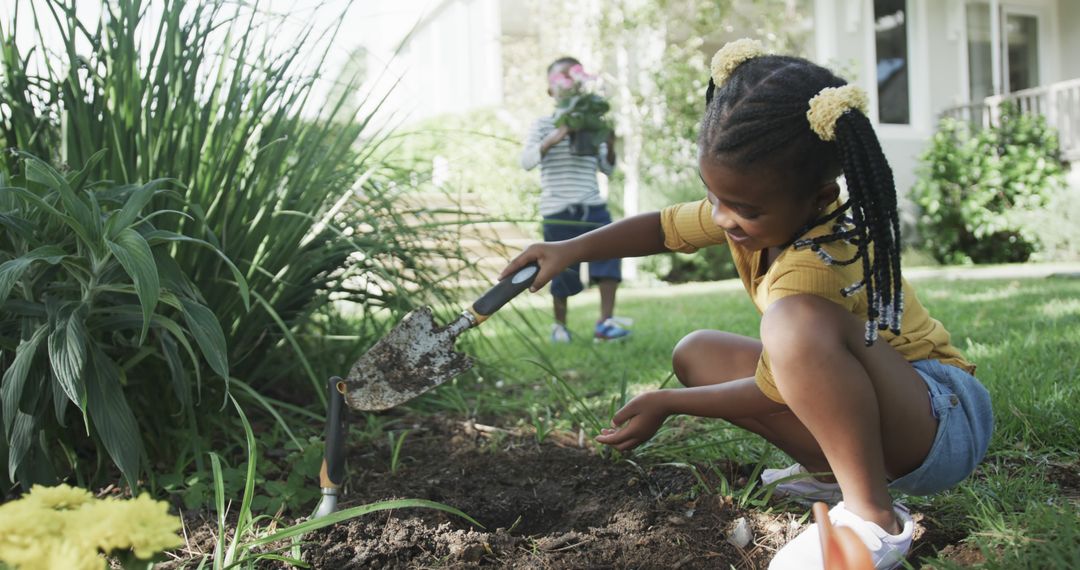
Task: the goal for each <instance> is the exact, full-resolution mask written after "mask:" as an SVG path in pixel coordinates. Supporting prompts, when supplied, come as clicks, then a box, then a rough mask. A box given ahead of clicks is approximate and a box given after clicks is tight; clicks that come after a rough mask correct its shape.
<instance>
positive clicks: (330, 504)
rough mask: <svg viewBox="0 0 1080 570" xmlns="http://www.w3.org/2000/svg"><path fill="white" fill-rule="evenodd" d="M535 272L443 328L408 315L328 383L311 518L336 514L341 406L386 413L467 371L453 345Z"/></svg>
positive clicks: (422, 315)
mask: <svg viewBox="0 0 1080 570" xmlns="http://www.w3.org/2000/svg"><path fill="white" fill-rule="evenodd" d="M538 269H539V267H538V266H537V265H536V264H535V263H532V264H529V265H526V266H525V267H522V268H521V269H519V270H517V272H515V273H514V274H513V275H511V276H509V277H507V278H506V279H503V280H502V281H499V282H498V283H497V284H495V286H493V287H492V288H491V289H488V290H487V292H485V293H484V294H483V295H481V296H480V298H479V299H477V300H476V302H474V303H473V304H472V306H470V307H468V308H467V309H465V310H464V311H462V313H461V315H460V316H459V317H458V318H457V319H455V320H454V321H453V322H451V323H450V324H448V325H446V326H442V327H440V326H438V325H436V324H435V319H434V317H433V315H432V311H431V308H430V307H421V308H419V309H416V310H414V311H412V312H410V313H409V314H408V315H405V318H404V319H402V320H401V322H400V323H398V325H397V326H395V327H394V328H393V329H392V330H391V331H390V332H389V333H387V335H386V336H384V337H383V338H382V340H380V341H379V342H377V343H375V345H374V346H372V347H371V348H370V349H368V351H367V353H366V354H364V356H362V357H360V360H357V361H356V364H353V367H352V370H350V371H349V375H348V377H346V378H345V379H341V378H338V377H334V378H331V379H330V381H329V383H328V386H327V391H328V396H329V410H328V413H327V418H326V453H325V455H324V459H323V466H322V471H321V472H320V474H319V480H320V485H321V487H322V490H323V497H322V500H321V501H320V502H319V506H318V507H317V509H316V513H315V515H314V517H315V518H318V517H320V516H325V515H327V514H330V513H332V512H334V510H336V507H337V489H338V487H339V486H340V485H341V481H342V479H343V477H344V446H343V441H342V440H343V437H344V423H345V422H344V410H343V409H342V402H344V403H346V404H348V406H349V407H350V408H352V409H354V410H360V411H367V412H371V411H378V410H386V409H389V408H392V407H394V406H397V405H398V404H403V403H405V402H407V401H409V400H411V399H413V398H415V397H417V396H419V395H420V394H423V393H424V392H427V391H428V390H430V389H432V388H434V387H436V386H438V385H440V384H442V383H444V382H446V381H447V380H450V379H451V378H454V377H455V376H457V375H458V374H461V373H462V372H465V371H466V370H468V369H469V368H472V365H473V361H472V358H469V357H468V356H467V355H465V354H462V353H460V352H456V351H454V341H455V340H457V337H458V336H459V335H460V334H461V333H463V332H465V331H467V330H469V329H471V328H473V327H475V326H478V325H480V323H482V322H484V321H485V320H487V318H488V317H490V316H491V315H492V314H493V313H495V311H497V310H499V309H500V308H501V307H502V306H503V305H505V304H506V303H507V302H508V301H510V299H513V298H514V297H516V296H517V295H518V294H519V293H521V292H522V291H524V290H525V289H527V288H529V286H530V285H532V283H533V280H535V279H536V273H537V271H538Z"/></svg>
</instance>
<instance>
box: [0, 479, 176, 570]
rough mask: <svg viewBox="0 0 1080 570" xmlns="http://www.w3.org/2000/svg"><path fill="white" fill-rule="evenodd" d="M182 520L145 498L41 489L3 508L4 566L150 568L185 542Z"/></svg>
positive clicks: (0, 556) (0, 554)
mask: <svg viewBox="0 0 1080 570" xmlns="http://www.w3.org/2000/svg"><path fill="white" fill-rule="evenodd" d="M179 530H180V519H179V518H177V517H175V516H172V515H170V514H169V513H168V505H167V504H166V503H164V502H162V501H155V500H153V499H151V498H150V496H149V495H147V494H143V495H141V496H139V497H138V498H135V499H130V500H122V499H116V498H111V497H107V498H104V499H97V498H95V497H94V496H93V495H91V494H90V492H89V491H86V490H84V489H80V488H78V487H70V486H68V485H58V486H56V487H43V486H40V485H35V486H34V487H33V488H31V489H30V492H29V493H27V494H26V495H24V496H23V497H22V498H21V499H19V500H16V501H11V502H8V503H6V504H4V505H0V566H10V567H14V568H19V569H20V570H35V569H39V568H40V569H52V568H65V569H71V570H82V569H101V568H107V567H108V566H107V564H106V560H105V558H103V555H104V556H110V557H113V558H115V559H117V560H118V561H119V562H120V563H121V564H122V566H123V567H124V568H136V567H148V566H149V565H150V563H151V562H152V561H153V560H154V559H155V557H156V556H157V555H159V554H160V553H162V552H164V551H165V550H168V549H171V548H176V547H178V546H180V545H182V544H183V543H184V541H183V540H182V539H181V538H180V536H179V535H177V531H179Z"/></svg>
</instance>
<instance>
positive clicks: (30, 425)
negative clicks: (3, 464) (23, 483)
mask: <svg viewBox="0 0 1080 570" xmlns="http://www.w3.org/2000/svg"><path fill="white" fill-rule="evenodd" d="M16 413H17V414H18V415H17V416H16V417H15V418H13V419H14V422H13V424H14V426H13V428H12V430H11V435H10V436H9V437H8V477H9V478H10V479H11V482H12V483H14V482H15V471H16V470H17V469H18V468H19V465H21V464H22V460H23V458H24V457H26V452H27V451H29V450H30V440H31V439H32V438H33V436H34V416H31V415H30V414H25V413H23V412H16Z"/></svg>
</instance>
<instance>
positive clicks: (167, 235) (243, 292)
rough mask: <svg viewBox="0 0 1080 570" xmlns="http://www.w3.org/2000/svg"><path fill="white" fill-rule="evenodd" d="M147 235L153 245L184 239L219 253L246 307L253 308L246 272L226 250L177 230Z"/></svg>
mask: <svg viewBox="0 0 1080 570" xmlns="http://www.w3.org/2000/svg"><path fill="white" fill-rule="evenodd" d="M145 237H146V241H147V242H149V243H150V244H151V245H154V244H156V243H159V242H165V241H173V242H176V241H182V242H188V243H193V244H196V245H201V246H203V247H205V248H207V249H209V250H210V251H212V252H214V254H215V255H217V256H218V257H219V258H221V260H222V261H224V262H225V266H226V267H228V268H229V271H230V272H231V273H232V276H233V279H235V280H236V287H237V288H238V289H239V290H240V298H241V300H243V302H244V309H247V310H250V309H251V303H250V299H249V297H250V294H249V289H248V283H247V279H245V278H244V274H243V273H240V270H239V269H237V267H236V265H235V264H233V262H232V260H231V259H229V256H227V255H225V252H223V251H221V249H219V248H217V247H215V246H214V245H213V244H211V243H210V242H208V241H204V240H201V239H197V238H193V237H188V236H185V235H183V234H178V233H175V232H170V231H165V230H153V231H150V232H147V233H146V234H145Z"/></svg>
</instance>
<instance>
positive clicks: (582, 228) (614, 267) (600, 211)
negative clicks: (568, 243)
mask: <svg viewBox="0 0 1080 570" xmlns="http://www.w3.org/2000/svg"><path fill="white" fill-rule="evenodd" d="M610 223H611V213H610V212H608V209H607V206H605V205H603V204H597V205H589V204H575V205H573V206H570V207H568V208H566V209H565V210H563V211H561V212H556V213H554V214H551V215H550V216H544V241H563V240H567V239H571V238H576V237H578V236H579V235H582V234H584V233H587V232H589V231H592V230H595V229H596V228H599V227H601V226H606V225H608V224H610ZM621 265H622V264H621V261H620V260H619V259H603V260H600V261H590V262H589V280H590V281H593V282H595V281H596V280H598V279H612V280H615V281H622V267H621ZM584 288H585V287H584V285H582V283H581V264H580V263H575V264H573V265H571V266H569V267H567V268H566V270H565V271H563V272H562V273H560V274H558V275H556V276H555V278H554V279H552V280H551V296H552V297H559V298H566V297H569V296H571V295H577V294H578V293H580V292H581V291H582V290H583V289H584Z"/></svg>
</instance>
